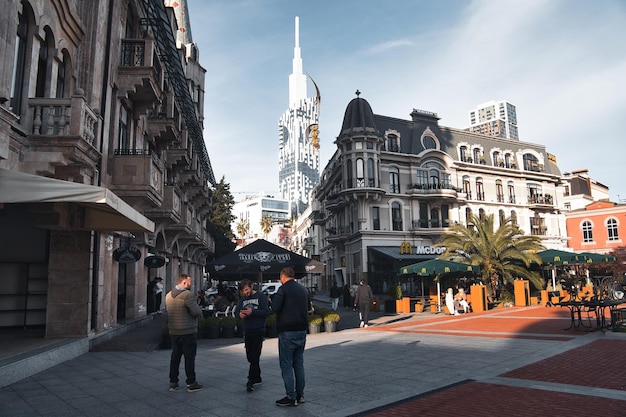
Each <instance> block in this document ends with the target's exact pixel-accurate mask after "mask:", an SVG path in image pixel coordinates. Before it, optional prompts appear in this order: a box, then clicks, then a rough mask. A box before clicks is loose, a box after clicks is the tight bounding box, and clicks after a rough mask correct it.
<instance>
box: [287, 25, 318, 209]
mask: <svg viewBox="0 0 626 417" xmlns="http://www.w3.org/2000/svg"><path fill="white" fill-rule="evenodd" d="M295 40H296V42H295V48H294V51H293V69H292V73H291V74H290V75H289V108H288V109H287V110H286V111H285V113H283V115H282V116H281V117H280V119H279V121H278V169H279V171H278V181H279V184H278V189H279V192H280V195H281V198H282V199H283V200H287V201H289V202H290V203H291V208H290V211H291V216H294V215H299V214H301V213H302V212H303V211H304V210H305V209H306V208H307V207H308V205H309V194H310V192H311V190H313V188H314V187H315V186H316V185H317V184H318V183H319V179H320V147H319V139H318V133H319V131H318V122H319V111H320V101H321V97H320V93H319V89H318V88H317V85H315V82H313V80H312V79H311V81H312V82H313V84H314V85H315V89H316V96H315V97H307V77H306V75H305V74H304V72H303V71H302V57H301V56H300V19H299V18H298V17H297V16H296V39H295Z"/></svg>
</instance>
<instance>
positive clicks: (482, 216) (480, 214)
mask: <svg viewBox="0 0 626 417" xmlns="http://www.w3.org/2000/svg"><path fill="white" fill-rule="evenodd" d="M486 216H487V215H486V214H485V209H478V218H479V219H480V220H485V217H486Z"/></svg>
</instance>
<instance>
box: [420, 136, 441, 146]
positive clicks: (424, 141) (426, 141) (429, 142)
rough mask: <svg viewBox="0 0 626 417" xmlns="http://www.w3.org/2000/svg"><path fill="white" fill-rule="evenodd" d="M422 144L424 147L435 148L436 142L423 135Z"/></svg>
mask: <svg viewBox="0 0 626 417" xmlns="http://www.w3.org/2000/svg"><path fill="white" fill-rule="evenodd" d="M422 144H423V145H424V149H437V142H436V141H435V139H433V138H431V137H430V136H424V138H423V139H422Z"/></svg>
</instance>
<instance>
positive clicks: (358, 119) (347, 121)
mask: <svg viewBox="0 0 626 417" xmlns="http://www.w3.org/2000/svg"><path fill="white" fill-rule="evenodd" d="M356 94H357V97H356V98H355V99H353V100H352V101H351V102H350V103H348V107H346V113H345V114H344V116H343V124H342V125H341V134H340V136H345V135H353V134H360V135H363V134H365V133H366V132H368V133H370V134H378V129H376V125H375V124H374V113H373V112H372V108H371V107H370V104H369V103H368V102H367V100H365V99H363V98H361V97H359V95H360V94H361V93H360V92H359V91H358V90H357V92H356Z"/></svg>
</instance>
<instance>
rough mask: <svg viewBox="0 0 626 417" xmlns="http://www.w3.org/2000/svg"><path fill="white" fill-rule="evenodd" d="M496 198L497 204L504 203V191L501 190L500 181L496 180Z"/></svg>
mask: <svg viewBox="0 0 626 417" xmlns="http://www.w3.org/2000/svg"><path fill="white" fill-rule="evenodd" d="M496 198H497V200H498V203H504V190H503V188H502V180H496Z"/></svg>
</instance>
